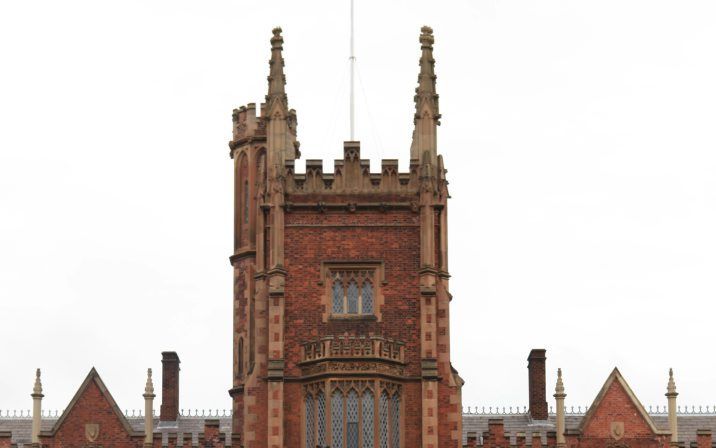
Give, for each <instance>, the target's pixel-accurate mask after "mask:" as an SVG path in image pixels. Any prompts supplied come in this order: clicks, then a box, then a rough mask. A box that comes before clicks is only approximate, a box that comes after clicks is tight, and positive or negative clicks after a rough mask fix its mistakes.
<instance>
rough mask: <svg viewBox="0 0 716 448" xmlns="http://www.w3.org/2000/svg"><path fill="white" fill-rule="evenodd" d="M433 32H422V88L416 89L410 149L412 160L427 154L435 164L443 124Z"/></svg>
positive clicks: (427, 28)
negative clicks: (436, 82)
mask: <svg viewBox="0 0 716 448" xmlns="http://www.w3.org/2000/svg"><path fill="white" fill-rule="evenodd" d="M434 42H435V38H434V37H433V29H432V28H430V27H429V26H424V27H422V28H421V30H420V48H421V52H422V53H421V55H420V73H419V74H418V87H416V88H415V97H414V100H415V117H414V119H413V122H414V124H415V131H414V132H413V144H412V145H411V147H410V158H411V159H413V160H417V159H421V158H422V156H423V154H424V153H425V152H426V151H427V152H428V153H429V154H430V162H431V163H433V165H434V164H435V159H436V157H437V129H436V126H437V125H439V124H440V112H439V107H438V94H437V91H436V89H435V80H436V79H437V77H436V76H435V59H433V43H434Z"/></svg>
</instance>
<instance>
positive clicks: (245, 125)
mask: <svg viewBox="0 0 716 448" xmlns="http://www.w3.org/2000/svg"><path fill="white" fill-rule="evenodd" d="M256 109H257V108H256V103H248V104H247V105H246V106H241V107H239V108H238V109H234V111H233V113H232V114H231V118H232V122H233V129H232V137H233V138H232V140H231V141H230V142H229V148H230V149H231V156H232V157H233V153H234V149H236V148H238V147H240V146H242V145H244V144H245V143H248V142H250V141H266V124H267V123H268V119H267V116H266V103H261V104H259V107H258V112H259V114H258V115H257V114H256ZM288 114H289V116H288V121H289V123H293V124H295V123H296V110H295V109H291V110H289V111H288ZM293 134H294V135H295V126H294V128H293Z"/></svg>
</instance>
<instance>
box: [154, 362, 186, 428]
mask: <svg viewBox="0 0 716 448" xmlns="http://www.w3.org/2000/svg"><path fill="white" fill-rule="evenodd" d="M180 362H181V361H179V355H177V354H176V352H162V405H161V407H160V408H159V421H160V422H175V421H177V420H178V417H179V363H180Z"/></svg>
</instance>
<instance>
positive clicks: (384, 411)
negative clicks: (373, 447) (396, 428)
mask: <svg viewBox="0 0 716 448" xmlns="http://www.w3.org/2000/svg"><path fill="white" fill-rule="evenodd" d="M378 412H379V414H378V415H379V417H380V448H388V393H387V392H386V391H383V392H382V393H381V394H380V404H379V409H378Z"/></svg>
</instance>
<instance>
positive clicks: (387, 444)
mask: <svg viewBox="0 0 716 448" xmlns="http://www.w3.org/2000/svg"><path fill="white" fill-rule="evenodd" d="M328 385H330V388H331V389H330V394H329V396H330V402H329V403H328V405H329V407H328V409H326V404H327V403H326V401H325V396H326V392H325V391H326V388H327V387H328ZM304 390H305V396H304V406H303V410H304V412H305V419H304V422H305V429H304V431H305V432H304V441H305V445H304V448H315V447H316V446H318V447H326V446H330V447H331V448H375V447H377V448H400V439H401V437H400V432H401V420H400V386H399V385H397V384H393V383H388V382H384V381H379V380H354V381H351V380H349V381H335V380H332V381H329V382H317V383H312V384H309V385H307V386H305V388H304ZM376 396H377V397H378V400H377V402H376V398H375V397H376ZM327 414H328V415H330V434H328V432H327V431H326V425H327V421H326V415H327ZM376 415H377V416H378V427H377V428H376V427H375V423H374V418H375V416H376Z"/></svg>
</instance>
